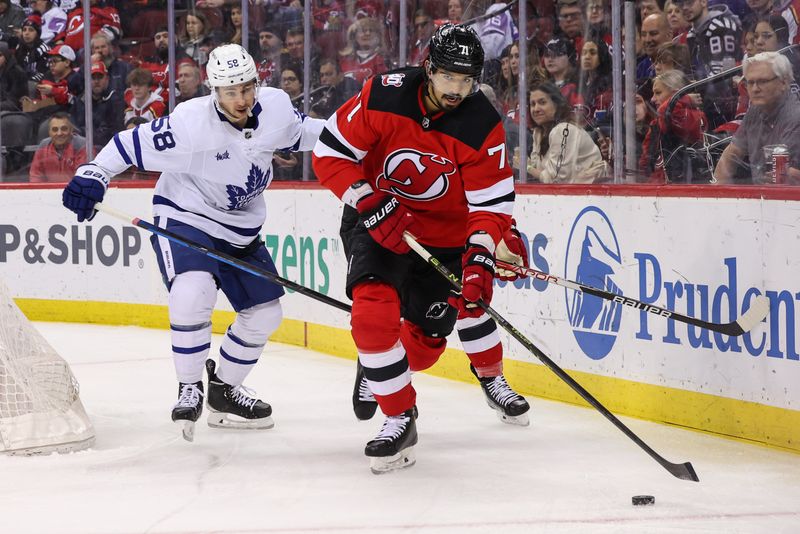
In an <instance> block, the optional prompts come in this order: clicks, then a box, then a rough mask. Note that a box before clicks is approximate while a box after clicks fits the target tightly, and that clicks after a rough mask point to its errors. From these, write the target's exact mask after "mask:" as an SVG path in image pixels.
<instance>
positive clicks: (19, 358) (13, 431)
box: [0, 281, 94, 455]
mask: <svg viewBox="0 0 800 534" xmlns="http://www.w3.org/2000/svg"><path fill="white" fill-rule="evenodd" d="M93 444H94V428H93V427H92V423H91V421H89V417H88V416H87V415H86V411H85V410H84V408H83V404H82V403H81V400H80V397H79V395H78V382H77V381H76V380H75V377H74V376H73V374H72V371H71V370H70V368H69V365H68V364H67V362H66V361H64V359H63V358H61V356H59V355H58V353H57V352H56V351H55V350H54V349H53V347H51V346H50V344H49V343H48V342H47V340H45V339H44V337H43V336H42V335H41V334H40V333H39V332H38V331H37V330H36V328H34V326H33V325H32V324H31V323H30V321H28V319H27V317H25V315H24V314H23V313H22V311H21V310H20V309H19V307H17V305H16V304H15V303H14V300H13V299H12V298H11V294H10V292H9V290H8V288H7V287H6V286H5V284H4V283H3V282H2V281H0V453H6V454H22V455H33V454H49V453H51V452H54V451H56V452H72V451H78V450H82V449H86V448H88V447H91V446H92V445H93Z"/></svg>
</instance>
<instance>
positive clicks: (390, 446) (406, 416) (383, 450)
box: [364, 409, 417, 475]
mask: <svg viewBox="0 0 800 534" xmlns="http://www.w3.org/2000/svg"><path fill="white" fill-rule="evenodd" d="M416 444H417V425H416V422H415V418H414V411H413V409H412V410H406V411H405V412H403V413H402V414H400V415H394V416H387V417H386V420H385V421H384V422H383V426H382V427H381V430H380V432H378V435H377V436H375V439H373V440H372V441H370V442H369V443H367V446H366V447H365V449H364V454H365V455H367V456H368V457H369V459H370V465H369V468H370V471H372V472H373V473H374V474H376V475H382V474H384V473H389V472H391V471H396V470H398V469H403V468H406V467H411V466H412V465H414V464H415V463H416V462H417V459H416V457H415V456H414V445H416Z"/></svg>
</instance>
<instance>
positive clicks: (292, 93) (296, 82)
mask: <svg viewBox="0 0 800 534" xmlns="http://www.w3.org/2000/svg"><path fill="white" fill-rule="evenodd" d="M281 89H283V90H284V91H285V92H286V94H288V95H289V98H291V99H292V105H293V106H294V107H296V108H298V109H300V107H302V105H301V103H299V102H298V100H299V99H300V98H302V97H303V69H301V68H300V65H298V64H297V63H293V62H289V63H287V64H285V65H284V66H283V70H281Z"/></svg>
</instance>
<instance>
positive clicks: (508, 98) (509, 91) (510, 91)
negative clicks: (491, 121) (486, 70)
mask: <svg viewBox="0 0 800 534" xmlns="http://www.w3.org/2000/svg"><path fill="white" fill-rule="evenodd" d="M512 57H513V59H512ZM512 61H513V62H515V64H516V66H517V68H516V69H513V70H512V68H511V63H512ZM515 71H516V73H515ZM518 74H519V44H517V43H516V42H514V43H511V44H510V45H508V46H507V47H506V49H505V50H503V52H502V53H501V54H500V79H499V80H498V82H497V90H498V93H499V96H498V102H499V104H500V109H501V110H502V113H501V116H505V115H507V114H508V112H509V111H512V110H514V109H516V108H517V107H518V105H519V104H518V102H517V100H518V99H517V90H518V85H519V83H518V82H517V80H518V78H517V75H518Z"/></svg>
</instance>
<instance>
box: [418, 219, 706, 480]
mask: <svg viewBox="0 0 800 534" xmlns="http://www.w3.org/2000/svg"><path fill="white" fill-rule="evenodd" d="M403 237H404V239H405V241H406V243H408V246H410V247H411V249H412V250H414V252H416V253H417V254H419V255H420V256H421V257H422V258H423V259H424V260H425V261H427V262H428V263H429V264H430V265H431V266H432V267H433V268H434V269H436V271H437V272H438V273H439V274H441V275H442V276H444V277H445V278H447V280H448V281H449V282H450V284H451V285H452V286H453V287H454V288H456V290H458V291H461V281H460V280H459V279H458V277H457V276H456V275H454V274H453V273H452V272H450V270H449V269H448V268H447V267H445V266H444V265H442V263H441V262H440V261H439V260H438V259H436V258H435V257H433V256H432V255H431V253H430V252H428V251H427V250H426V249H425V247H423V246H422V245H420V244H419V243H417V241H416V239H414V237H413V236H412V235H411V234H409V233H408V232H406V233H405V234H404V236H403ZM477 304H478V306H480V307H481V308H482V309H483V310H484V311H485V312H486V313H487V314H488V315H489V316H490V317H491V318H492V319H494V320H495V321H496V322H497V324H499V325H500V326H501V327H502V328H503V329H504V330H505V331H506V332H508V333H509V334H511V336H512V337H513V338H514V339H516V340H517V341H519V343H520V344H521V345H522V346H523V347H525V348H526V349H528V350H529V351H530V352H531V353H532V354H533V355H534V356H536V357H537V358H538V359H539V361H541V362H542V363H543V364H544V365H545V366H547V368H548V369H550V370H551V371H553V373H555V374H556V376H558V377H559V378H560V379H561V380H563V381H564V382H565V383H566V384H567V385H568V386H569V387H571V388H572V389H573V390H574V391H575V392H576V393H577V394H578V395H580V396H581V397H582V398H583V400H585V401H586V402H588V403H589V404H590V405H591V406H592V407H593V408H594V409H595V410H597V411H598V412H600V414H601V415H602V416H603V417H605V418H606V419H608V420H609V421H611V423H612V424H613V425H614V426H616V427H617V428H618V429H619V430H620V431H622V433H623V434H625V435H626V436H628V438H630V439H631V441H633V442H634V443H636V445H638V446H639V447H640V448H641V449H642V450H643V451H644V452H646V453H647V454H648V455H650V457H651V458H653V459H654V460H655V461H656V462H658V464H659V465H661V467H663V468H664V469H666V470H667V471H669V472H670V473H671V474H672V475H673V476H674V477H676V478H679V479H681V480H690V481H692V482H699V481H700V479H699V478H698V477H697V473H696V472H695V470H694V467H692V464H691V463H689V462H686V463H683V464H675V463H672V462H670V461H669V460H667V459H666V458H664V457H663V456H661V455H660V454H658V453H657V452H656V451H655V450H654V449H653V448H652V447H650V445H648V444H647V443H645V442H644V441H643V440H642V438H640V437H639V436H637V435H636V434H635V433H634V432H633V430H631V429H630V428H628V427H627V426H626V425H625V423H623V422H622V421H620V420H619V419H618V418H617V417H616V416H615V415H614V414H612V413H611V412H609V411H608V408H606V407H605V406H603V405H602V404H601V403H600V401H599V400H597V399H596V398H594V396H593V395H592V394H591V393H589V392H588V391H586V390H585V389H584V388H583V386H581V385H580V384H579V383H578V382H577V381H576V380H575V379H574V378H572V377H571V376H569V375H568V374H567V373H566V371H564V370H563V369H562V368H561V367H559V366H558V364H557V363H556V362H554V361H553V360H551V359H550V358H549V357H548V356H547V355H546V354H545V353H544V352H542V351H541V350H540V349H539V347H537V346H536V345H534V344H533V342H532V341H530V340H529V339H528V338H527V337H525V336H524V335H522V333H521V332H520V331H519V330H517V329H516V328H514V326H513V325H512V324H511V323H509V322H508V321H507V320H506V319H505V318H504V317H503V316H502V315H500V314H499V313H497V312H496V311H495V310H494V309H492V308H491V307H490V306H489V305H487V304H486V303H485V302H483V301H480V300H479V301H478V302H477Z"/></svg>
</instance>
